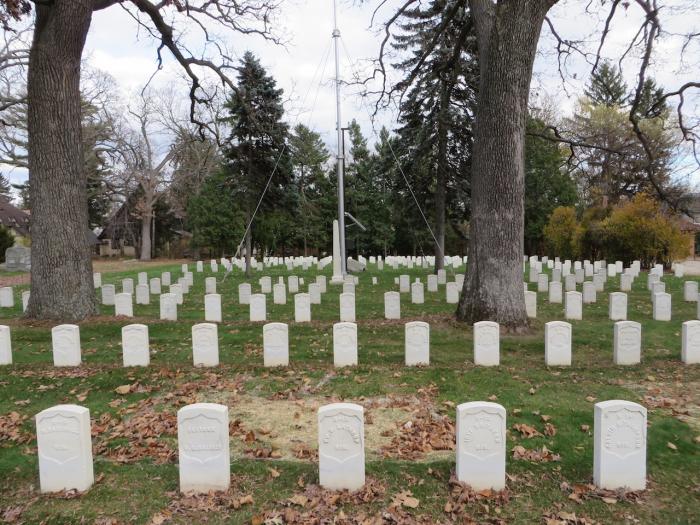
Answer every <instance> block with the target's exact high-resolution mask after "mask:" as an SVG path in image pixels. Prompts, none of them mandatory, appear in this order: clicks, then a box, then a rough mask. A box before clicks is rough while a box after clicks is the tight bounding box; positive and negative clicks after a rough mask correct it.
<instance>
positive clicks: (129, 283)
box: [122, 278, 134, 294]
mask: <svg viewBox="0 0 700 525" xmlns="http://www.w3.org/2000/svg"><path fill="white" fill-rule="evenodd" d="M122 293H131V294H132V293H134V280H133V279H131V278H126V279H122Z"/></svg>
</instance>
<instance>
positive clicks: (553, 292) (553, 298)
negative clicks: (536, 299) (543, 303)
mask: <svg viewBox="0 0 700 525" xmlns="http://www.w3.org/2000/svg"><path fill="white" fill-rule="evenodd" d="M548 299H549V302H550V303H553V304H561V303H562V291H561V282H560V281H552V282H551V283H549V298H548Z"/></svg>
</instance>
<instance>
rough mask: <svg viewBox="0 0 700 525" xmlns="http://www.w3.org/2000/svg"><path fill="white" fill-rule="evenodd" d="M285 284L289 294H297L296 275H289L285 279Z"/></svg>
mask: <svg viewBox="0 0 700 525" xmlns="http://www.w3.org/2000/svg"><path fill="white" fill-rule="evenodd" d="M324 279H325V277H324ZM287 284H288V285H289V293H291V294H295V293H299V277H297V276H296V275H290V276H289V277H287Z"/></svg>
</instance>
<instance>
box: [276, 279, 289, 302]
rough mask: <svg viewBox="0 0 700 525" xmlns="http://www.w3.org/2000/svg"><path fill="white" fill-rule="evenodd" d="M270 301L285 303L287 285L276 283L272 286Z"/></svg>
mask: <svg viewBox="0 0 700 525" xmlns="http://www.w3.org/2000/svg"><path fill="white" fill-rule="evenodd" d="M272 303H273V304H287V287H286V286H285V285H284V283H277V284H275V285H274V286H273V287H272Z"/></svg>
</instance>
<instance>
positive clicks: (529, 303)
mask: <svg viewBox="0 0 700 525" xmlns="http://www.w3.org/2000/svg"><path fill="white" fill-rule="evenodd" d="M525 312H526V314H527V316H528V317H530V318H532V319H534V318H535V317H537V292H527V291H526V292H525Z"/></svg>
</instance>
